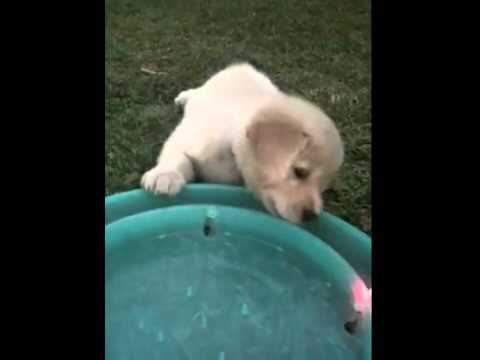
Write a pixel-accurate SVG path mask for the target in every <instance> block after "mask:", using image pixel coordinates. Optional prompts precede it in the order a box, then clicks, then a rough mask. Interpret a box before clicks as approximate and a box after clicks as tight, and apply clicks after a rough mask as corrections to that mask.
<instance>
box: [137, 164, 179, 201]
mask: <svg viewBox="0 0 480 360" xmlns="http://www.w3.org/2000/svg"><path fill="white" fill-rule="evenodd" d="M184 185H185V179H184V178H183V176H182V175H181V174H179V173H177V172H176V171H162V170H159V169H157V168H153V169H151V170H149V171H147V172H146V173H145V174H144V175H143V177H142V187H143V188H144V189H145V190H147V191H150V192H153V193H154V194H156V195H159V194H167V195H169V196H174V195H176V194H178V192H179V191H180V190H181V189H182V188H183V186H184Z"/></svg>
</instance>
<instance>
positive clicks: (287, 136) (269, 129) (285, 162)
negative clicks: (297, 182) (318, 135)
mask: <svg viewBox="0 0 480 360" xmlns="http://www.w3.org/2000/svg"><path fill="white" fill-rule="evenodd" d="M246 136H247V138H248V139H249V142H250V144H251V145H252V148H253V153H254V156H255V158H256V159H257V161H258V163H259V164H260V165H261V166H262V167H264V168H265V172H266V173H269V174H271V176H272V177H273V176H275V177H277V179H279V178H281V177H283V176H284V175H285V173H286V171H288V169H289V167H290V166H291V163H292V161H293V160H294V159H295V157H296V156H297V154H298V153H299V152H300V151H302V150H303V149H304V148H305V147H306V146H307V144H308V142H309V136H308V135H307V134H306V133H304V132H303V131H302V129H301V128H300V126H299V125H298V124H296V123H295V122H293V121H291V120H290V119H284V118H281V117H276V118H266V119H265V118H262V119H257V120H256V121H253V122H252V124H251V125H250V126H249V127H248V129H247V133H246Z"/></svg>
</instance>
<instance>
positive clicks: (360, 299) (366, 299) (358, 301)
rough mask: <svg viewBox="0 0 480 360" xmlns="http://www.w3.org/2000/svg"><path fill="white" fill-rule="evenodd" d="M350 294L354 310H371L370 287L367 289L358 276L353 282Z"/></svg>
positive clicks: (362, 311)
mask: <svg viewBox="0 0 480 360" xmlns="http://www.w3.org/2000/svg"><path fill="white" fill-rule="evenodd" d="M352 294H353V306H354V308H355V311H358V312H361V313H364V312H365V311H366V310H367V309H369V310H370V311H371V310H372V289H368V288H367V287H366V285H365V283H364V282H363V281H362V280H361V279H360V278H358V279H357V280H356V281H355V282H354V283H353V286H352Z"/></svg>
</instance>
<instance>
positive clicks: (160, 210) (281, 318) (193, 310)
mask: <svg viewBox="0 0 480 360" xmlns="http://www.w3.org/2000/svg"><path fill="white" fill-rule="evenodd" d="M105 209H106V218H105V223H106V227H105V232H106V245H105V249H106V259H105V260H106V271H105V277H106V289H105V291H106V309H105V310H106V354H107V358H108V359H111V360H115V359H157V358H158V359H172V360H175V359H199V360H201V359H223V360H225V359H229V360H230V359H247V358H248V359H299V360H301V359H318V358H325V359H332V360H333V359H362V360H367V359H370V358H371V354H370V353H371V350H370V349H371V317H370V313H368V312H367V313H365V314H364V315H363V316H362V317H361V320H360V321H359V322H358V323H357V324H356V327H355V329H354V331H353V332H352V331H346V329H345V324H346V323H347V322H348V321H350V320H351V319H352V318H353V317H354V316H355V311H354V308H353V306H352V293H351V292H352V284H353V283H354V282H355V281H356V279H358V277H359V276H360V277H361V278H362V279H363V281H364V282H365V283H366V284H367V286H370V282H371V280H370V279H371V274H370V249H371V243H370V239H369V237H368V236H366V235H365V234H363V233H362V232H360V231H359V230H357V229H355V228H354V227H352V226H350V225H348V224H347V223H345V222H343V221H342V220H340V219H338V218H336V217H335V216H333V215H331V214H328V213H326V212H324V213H323V214H322V215H321V216H320V218H319V219H318V220H315V221H314V222H311V223H308V224H305V225H304V226H303V228H301V227H298V226H294V225H291V224H289V223H287V222H285V221H283V220H281V219H277V218H274V217H272V216H270V215H268V214H266V213H264V212H263V208H262V206H261V205H260V204H259V203H258V202H257V201H256V200H255V199H254V198H253V197H252V196H251V194H250V193H249V192H247V191H246V190H244V189H242V188H236V187H229V186H217V185H200V184H196V185H190V186H188V187H187V188H186V189H185V190H184V191H182V193H181V194H179V196H177V197H175V198H168V197H157V196H153V195H151V194H147V193H145V192H143V191H141V190H135V191H132V192H128V193H123V194H118V195H115V196H112V197H107V198H106V201H105Z"/></svg>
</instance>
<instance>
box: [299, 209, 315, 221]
mask: <svg viewBox="0 0 480 360" xmlns="http://www.w3.org/2000/svg"><path fill="white" fill-rule="evenodd" d="M316 217H317V214H315V212H314V211H313V210H311V209H304V210H303V214H302V220H303V221H312V220H314V219H315V218H316Z"/></svg>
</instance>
